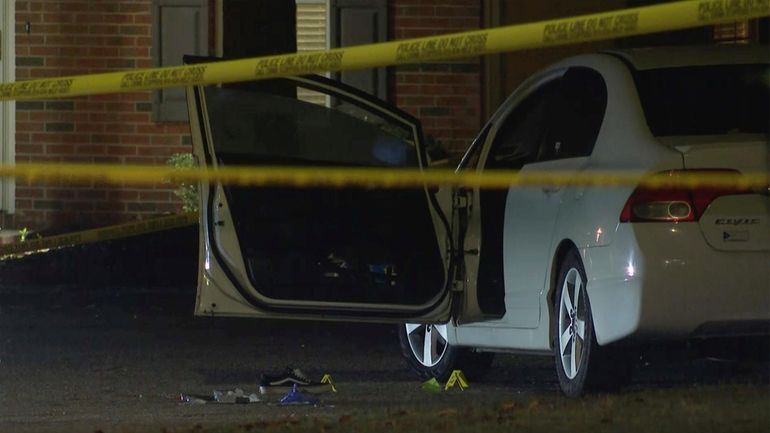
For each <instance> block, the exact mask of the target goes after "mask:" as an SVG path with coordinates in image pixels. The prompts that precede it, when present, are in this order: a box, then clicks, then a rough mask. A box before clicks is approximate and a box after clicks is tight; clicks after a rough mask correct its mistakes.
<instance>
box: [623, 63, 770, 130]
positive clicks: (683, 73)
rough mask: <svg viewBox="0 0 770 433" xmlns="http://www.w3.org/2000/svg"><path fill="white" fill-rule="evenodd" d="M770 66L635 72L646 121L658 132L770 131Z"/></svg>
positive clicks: (712, 66) (718, 66) (726, 66)
mask: <svg viewBox="0 0 770 433" xmlns="http://www.w3.org/2000/svg"><path fill="white" fill-rule="evenodd" d="M768 75H770V67H768V65H767V64H753V65H711V66H689V67H680V68H664V69H650V70H644V71H637V72H636V73H635V74H634V79H635V81H636V88H637V90H638V92H639V99H640V101H641V102H642V108H643V109H644V115H645V117H646V118H647V125H648V126H649V127H650V131H651V132H652V134H653V135H655V136H683V135H720V134H730V133H747V134H767V133H768V121H767V119H768V117H770V103H769V102H768V101H769V100H770V99H769V98H768V95H769V94H770V86H768V78H767V77H768Z"/></svg>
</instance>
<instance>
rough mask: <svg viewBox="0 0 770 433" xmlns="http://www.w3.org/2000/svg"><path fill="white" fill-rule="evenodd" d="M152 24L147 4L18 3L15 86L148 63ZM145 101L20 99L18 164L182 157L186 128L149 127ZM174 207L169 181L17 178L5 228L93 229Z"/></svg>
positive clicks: (141, 95) (113, 0)
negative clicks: (8, 224) (20, 82)
mask: <svg viewBox="0 0 770 433" xmlns="http://www.w3.org/2000/svg"><path fill="white" fill-rule="evenodd" d="M151 19H152V17H151V0H110V1H91V0H68V1H53V0H19V1H17V2H16V56H17V59H16V62H17V69H16V77H17V80H24V79H30V78H41V77H52V76H61V75H73V74H84V73H97V72H107V71H113V70H122V69H132V68H145V67H151V66H152V59H151V54H150V49H151V44H152V39H151ZM27 29H28V30H27ZM151 96H152V94H151V93H150V92H137V93H124V94H106V95H95V96H90V97H80V98H73V99H57V100H50V101H27V102H22V101H20V102H18V103H17V112H16V130H17V134H16V155H17V156H16V160H17V161H18V162H38V161H41V162H42V161H45V162H56V161H67V162H98V163H141V164H164V163H165V161H166V159H167V158H168V157H169V156H170V155H171V154H173V153H177V152H190V151H191V147H190V137H189V126H188V124H187V123H156V122H153V120H152V103H151ZM178 209H179V204H178V202H177V200H176V199H175V196H174V195H173V188H172V187H170V186H169V185H156V186H149V187H137V186H133V185H126V186H124V187H120V186H109V185H98V184H84V185H77V186H72V185H57V184H52V183H49V184H45V185H41V184H38V183H28V182H26V183H25V182H23V181H19V182H18V183H17V189H16V214H15V215H14V221H13V222H12V224H13V225H15V226H16V227H30V228H34V229H44V228H47V227H51V226H56V227H75V226H93V225H96V226H98V225H104V224H108V223H112V222H116V221H125V220H128V219H139V218H144V217H147V216H151V215H156V214H160V213H165V212H176V211H178Z"/></svg>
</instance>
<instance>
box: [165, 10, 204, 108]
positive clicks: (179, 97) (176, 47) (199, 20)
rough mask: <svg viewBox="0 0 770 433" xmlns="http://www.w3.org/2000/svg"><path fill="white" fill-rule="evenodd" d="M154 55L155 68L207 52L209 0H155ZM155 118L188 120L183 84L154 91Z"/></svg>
mask: <svg viewBox="0 0 770 433" xmlns="http://www.w3.org/2000/svg"><path fill="white" fill-rule="evenodd" d="M152 20H153V23H152V58H153V62H154V65H155V66H156V67H162V66H178V65H181V64H182V56H184V55H186V54H189V55H197V56H203V55H207V54H208V1H207V0H153V2H152ZM153 118H154V119H155V120H156V121H160V122H185V121H187V100H186V98H185V90H184V88H181V87H173V88H168V89H161V90H157V91H155V92H154V94H153Z"/></svg>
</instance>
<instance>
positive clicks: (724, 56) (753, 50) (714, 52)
mask: <svg viewBox="0 0 770 433" xmlns="http://www.w3.org/2000/svg"><path fill="white" fill-rule="evenodd" d="M602 52H603V53H606V54H610V55H614V56H617V57H620V58H622V59H623V60H624V61H625V62H627V63H628V64H630V66H632V67H633V68H634V69H636V70H645V69H659V68H676V67H682V66H700V65H727V64H750V63H769V62H770V51H769V50H768V47H767V46H766V45H737V44H732V45H705V46H682V47H654V48H633V49H625V50H606V51H602Z"/></svg>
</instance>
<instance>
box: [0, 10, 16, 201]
mask: <svg viewBox="0 0 770 433" xmlns="http://www.w3.org/2000/svg"><path fill="white" fill-rule="evenodd" d="M14 10H15V2H12V1H4V2H2V3H0V82H3V83H6V82H10V81H14V79H15V77H16V74H15V67H16V59H15V56H16V50H15V43H14V41H15V39H16V38H15V34H14V21H15V20H14ZM15 133H16V102H15V101H4V102H0V164H12V163H13V162H14V159H15V157H16V140H15ZM15 185H16V182H15V181H14V179H11V178H4V179H0V212H7V213H13V212H14V210H15V207H16V206H15V198H16V194H15Z"/></svg>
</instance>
